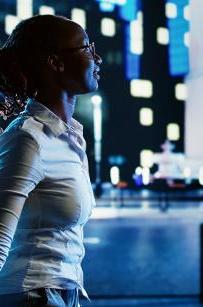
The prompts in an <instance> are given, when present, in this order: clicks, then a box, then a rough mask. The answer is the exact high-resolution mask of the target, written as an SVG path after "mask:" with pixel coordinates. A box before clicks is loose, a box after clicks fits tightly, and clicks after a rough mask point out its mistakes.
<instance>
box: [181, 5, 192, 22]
mask: <svg viewBox="0 0 203 307" xmlns="http://www.w3.org/2000/svg"><path fill="white" fill-rule="evenodd" d="M183 15H184V18H185V19H186V20H188V21H189V20H190V6H189V5H186V6H185V7H184V10H183Z"/></svg>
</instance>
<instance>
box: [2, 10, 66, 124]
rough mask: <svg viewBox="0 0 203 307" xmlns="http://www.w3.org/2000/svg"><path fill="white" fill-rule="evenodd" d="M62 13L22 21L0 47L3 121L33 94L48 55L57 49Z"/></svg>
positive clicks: (16, 112) (14, 113)
mask: <svg viewBox="0 0 203 307" xmlns="http://www.w3.org/2000/svg"><path fill="white" fill-rule="evenodd" d="M65 20H67V19H66V18H64V17H62V16H53V15H36V16H33V17H31V18H29V19H26V20H23V21H21V22H20V23H19V24H18V25H17V26H16V27H15V29H14V30H13V32H12V33H11V35H10V36H9V37H8V39H7V41H6V42H5V44H4V45H3V47H2V48H1V49H0V92H1V94H3V96H4V101H3V102H1V103H0V117H3V119H4V120H6V119H7V118H8V117H10V116H12V115H18V114H19V112H21V111H22V110H23V109H24V107H25V105H26V101H27V99H28V98H32V97H34V96H35V94H36V92H37V88H38V83H39V75H40V71H41V69H42V67H43V65H46V59H47V56H48V55H49V54H50V53H51V52H55V51H57V47H58V46H59V43H60V36H61V35H60V33H61V32H62V31H63V30H62V27H61V25H62V24H63V23H64V22H65Z"/></svg>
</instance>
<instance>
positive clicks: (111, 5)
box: [96, 0, 128, 12]
mask: <svg viewBox="0 0 203 307" xmlns="http://www.w3.org/2000/svg"><path fill="white" fill-rule="evenodd" d="M96 1H97V2H99V8H100V10H101V11H102V12H113V11H114V9H115V6H116V5H118V6H125V5H126V3H127V1H128V0H96Z"/></svg>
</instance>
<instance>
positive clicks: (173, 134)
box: [167, 123, 180, 141]
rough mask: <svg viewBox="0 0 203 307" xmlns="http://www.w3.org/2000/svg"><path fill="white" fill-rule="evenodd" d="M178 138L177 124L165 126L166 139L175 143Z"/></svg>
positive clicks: (178, 129)
mask: <svg viewBox="0 0 203 307" xmlns="http://www.w3.org/2000/svg"><path fill="white" fill-rule="evenodd" d="M179 138H180V128H179V125H178V124H175V123H170V124H168V125H167V139H168V140H170V141H177V140H179Z"/></svg>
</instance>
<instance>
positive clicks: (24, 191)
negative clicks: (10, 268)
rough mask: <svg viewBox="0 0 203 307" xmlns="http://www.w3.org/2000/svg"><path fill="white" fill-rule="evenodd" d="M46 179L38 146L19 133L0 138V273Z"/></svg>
mask: <svg viewBox="0 0 203 307" xmlns="http://www.w3.org/2000/svg"><path fill="white" fill-rule="evenodd" d="M43 178H44V174H43V169H42V164H41V159H40V152H39V146H38V143H37V142H36V140H35V139H34V138H33V137H32V136H31V135H30V134H29V133H27V132H25V131H23V130H21V129H19V130H17V131H14V132H13V134H12V135H11V132H9V133H5V134H2V135H1V136H0V270H1V269H2V267H3V265H4V264H5V261H6V258H7V256H8V253H9V250H10V247H11V243H12V240H13V237H14V234H15V231H16V227H17V224H18V220H19V218H20V215H21V212H22V209H23V206H24V203H25V200H26V198H27V197H28V194H29V192H31V191H32V190H33V189H34V188H35V187H36V185H37V184H38V183H39V182H40V181H41V180H42V179H43Z"/></svg>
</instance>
